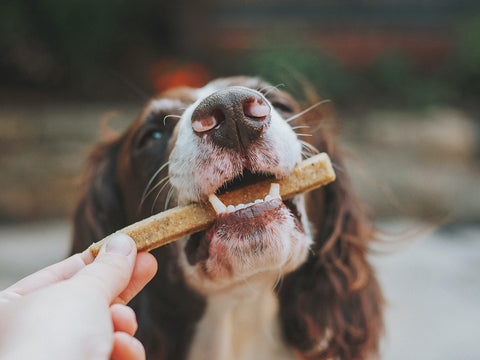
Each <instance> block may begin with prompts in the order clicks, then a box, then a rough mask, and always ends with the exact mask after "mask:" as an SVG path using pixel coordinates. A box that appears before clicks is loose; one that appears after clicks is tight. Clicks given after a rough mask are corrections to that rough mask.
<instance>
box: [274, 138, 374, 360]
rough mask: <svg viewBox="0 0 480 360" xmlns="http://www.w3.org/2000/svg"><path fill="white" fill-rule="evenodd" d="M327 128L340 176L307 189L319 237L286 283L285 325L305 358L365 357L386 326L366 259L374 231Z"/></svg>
mask: <svg viewBox="0 0 480 360" xmlns="http://www.w3.org/2000/svg"><path fill="white" fill-rule="evenodd" d="M320 132H321V136H320V137H319V139H320V141H319V142H317V143H316V144H314V145H315V146H316V147H317V149H319V150H320V151H326V152H328V153H329V155H330V157H331V159H332V162H333V164H334V167H335V168H336V173H337V179H336V180H335V182H333V183H331V184H329V185H327V186H325V187H323V188H322V189H319V190H317V191H314V192H312V193H310V194H308V197H307V209H308V210H307V211H308V214H309V220H310V221H311V223H312V227H313V231H314V244H313V245H312V248H311V252H310V254H309V257H308V259H307V261H306V262H305V263H304V264H303V265H302V266H301V267H300V268H299V269H297V270H296V271H294V272H293V273H290V274H288V275H286V276H285V278H284V279H283V281H282V282H281V284H280V285H279V288H278V295H279V302H280V317H281V322H282V327H283V332H284V336H285V338H286V340H287V342H288V343H289V344H290V345H291V346H293V347H294V348H295V349H296V350H297V351H298V352H299V354H298V355H299V356H300V358H302V359H316V360H318V359H342V360H357V359H366V358H367V357H369V356H371V355H374V354H376V353H377V352H378V340H379V337H380V335H381V333H382V331H383V321H382V305H383V298H382V295H381V292H380V289H379V286H378V284H377V281H376V278H375V275H374V273H373V270H372V268H371V267H370V265H369V263H368V261H367V258H366V256H367V245H368V243H369V241H370V240H372V238H373V236H374V231H373V227H372V226H371V223H370V222H369V221H368V217H367V216H366V214H365V211H364V210H363V209H362V207H361V206H360V205H359V203H358V201H357V200H356V198H355V195H354V194H353V189H352V185H351V183H350V181H349V178H348V176H347V174H346V171H345V168H344V166H343V164H342V161H341V159H340V156H339V155H338V152H337V149H336V148H335V144H334V141H333V135H331V134H329V133H328V132H327V131H320Z"/></svg>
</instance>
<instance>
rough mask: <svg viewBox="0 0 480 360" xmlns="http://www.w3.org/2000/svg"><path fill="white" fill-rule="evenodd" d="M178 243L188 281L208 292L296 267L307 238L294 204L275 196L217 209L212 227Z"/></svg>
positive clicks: (275, 275) (304, 252) (276, 275)
mask: <svg viewBox="0 0 480 360" xmlns="http://www.w3.org/2000/svg"><path fill="white" fill-rule="evenodd" d="M182 243H183V250H184V251H182V253H183V260H184V261H182V262H183V264H184V271H185V275H186V276H185V277H186V279H187V282H188V283H189V284H190V285H191V286H192V287H193V288H194V289H195V290H197V291H199V292H201V293H204V294H206V295H207V294H209V293H212V292H216V291H221V290H224V289H226V288H229V287H232V286H238V285H242V284H248V283H250V281H251V280H253V279H265V278H270V279H273V281H275V280H277V279H278V278H279V277H281V276H282V275H283V274H285V273H288V272H290V271H293V270H295V269H296V268H297V267H298V266H299V265H300V264H301V263H303V262H304V261H305V259H306V256H307V253H308V248H309V246H310V244H311V237H310V236H309V234H308V232H307V233H306V231H305V228H304V226H303V224H302V222H301V220H300V214H299V213H298V210H297V208H296V206H295V205H294V203H293V202H286V203H284V202H282V201H281V200H279V199H274V200H271V201H268V202H263V203H260V204H256V205H253V206H250V207H247V208H244V209H241V210H237V211H235V212H232V213H227V214H220V215H218V216H217V220H216V222H215V224H214V225H213V226H212V227H211V228H210V229H208V230H207V231H204V232H201V233H198V234H195V235H193V236H192V237H190V238H188V239H184V240H183V241H181V244H182ZM181 246H182V245H181ZM272 285H273V284H272Z"/></svg>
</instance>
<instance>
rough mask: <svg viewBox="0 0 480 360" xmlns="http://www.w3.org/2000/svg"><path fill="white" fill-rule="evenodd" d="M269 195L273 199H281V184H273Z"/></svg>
mask: <svg viewBox="0 0 480 360" xmlns="http://www.w3.org/2000/svg"><path fill="white" fill-rule="evenodd" d="M268 195H270V196H271V197H272V199H281V197H280V184H277V183H272V184H271V185H270V192H269V193H268ZM268 195H267V196H268Z"/></svg>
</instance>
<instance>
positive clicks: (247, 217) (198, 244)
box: [186, 170, 304, 265]
mask: <svg viewBox="0 0 480 360" xmlns="http://www.w3.org/2000/svg"><path fill="white" fill-rule="evenodd" d="M266 179H268V180H271V181H272V182H271V185H270V189H269V191H268V193H266V194H265V195H264V196H263V197H262V198H258V199H255V200H254V201H252V202H250V203H245V204H229V203H223V202H222V200H220V197H222V196H221V195H222V194H224V193H226V192H229V191H232V190H236V189H239V188H242V187H244V186H246V185H249V184H253V183H256V182H259V181H262V180H266ZM275 180H276V179H275V176H274V175H273V174H270V173H267V172H262V173H254V172H251V171H249V170H244V171H243V172H242V173H241V174H240V175H238V176H235V177H234V178H232V179H230V180H227V181H226V182H224V183H223V184H222V185H221V186H220V187H219V188H218V189H217V190H216V191H215V193H214V194H211V195H210V196H209V197H208V200H209V202H210V204H211V205H212V207H213V209H214V210H215V212H216V220H215V223H214V224H213V225H212V227H211V228H209V229H208V230H205V231H202V232H199V233H196V234H194V235H192V236H191V237H190V239H189V241H188V243H187V247H186V255H187V259H188V262H189V263H190V265H194V264H195V263H197V262H203V261H206V260H207V259H208V258H209V257H210V244H211V243H212V241H213V240H214V239H216V241H221V242H227V243H231V244H233V245H234V246H236V248H237V249H240V248H241V249H244V250H245V251H248V250H246V249H249V248H250V247H251V246H252V244H254V243H255V244H256V245H255V249H256V250H255V251H259V250H258V249H260V248H262V247H264V246H267V247H268V246H269V245H273V244H272V243H271V242H269V241H267V242H266V243H263V240H262V239H264V238H265V234H266V232H268V231H269V230H267V229H268V228H269V227H270V226H275V225H274V224H278V223H279V222H284V221H285V219H286V217H290V218H292V219H293V224H294V227H295V229H296V230H297V231H298V232H299V233H304V228H303V224H302V221H301V212H300V211H299V209H298V208H297V205H296V201H295V198H293V199H286V200H282V198H281V196H280V185H279V184H278V183H276V182H275ZM223 198H224V197H223ZM252 239H256V240H252ZM262 243H263V245H260V244H262Z"/></svg>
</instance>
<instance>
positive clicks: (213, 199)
mask: <svg viewBox="0 0 480 360" xmlns="http://www.w3.org/2000/svg"><path fill="white" fill-rule="evenodd" d="M245 195H246V196H243V199H250V200H248V201H249V202H245V203H238V201H237V202H227V204H225V203H224V202H223V201H222V200H220V199H219V198H218V197H217V196H216V195H214V194H212V195H210V196H209V197H208V200H209V201H210V204H212V207H213V209H214V210H215V212H216V213H217V216H219V215H224V214H230V213H233V212H237V211H241V210H243V209H247V208H251V207H254V206H255V205H259V204H263V203H268V202H271V201H273V200H280V201H281V200H282V198H281V196H280V185H279V184H277V183H272V184H270V190H269V191H268V194H267V195H266V196H265V197H263V195H261V196H259V194H258V193H257V192H255V193H253V194H252V193H251V192H248V193H247V194H245ZM222 197H223V199H224V201H232V199H231V198H229V197H227V196H222Z"/></svg>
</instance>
